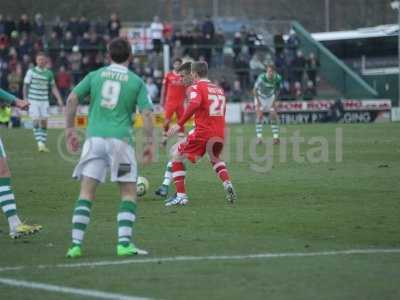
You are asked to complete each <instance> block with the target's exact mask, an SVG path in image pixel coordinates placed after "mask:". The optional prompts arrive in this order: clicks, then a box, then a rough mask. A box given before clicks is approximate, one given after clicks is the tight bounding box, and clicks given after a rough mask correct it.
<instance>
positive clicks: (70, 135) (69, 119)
mask: <svg viewBox="0 0 400 300" xmlns="http://www.w3.org/2000/svg"><path fill="white" fill-rule="evenodd" d="M78 103H79V99H78V96H77V95H76V94H75V93H74V92H72V93H71V94H69V96H68V99H67V106H66V109H65V136H66V139H67V140H66V143H67V147H68V149H69V150H70V151H72V152H76V151H78V149H79V138H78V134H77V133H76V129H75V116H76V111H77V108H78Z"/></svg>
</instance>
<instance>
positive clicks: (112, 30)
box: [107, 13, 121, 39]
mask: <svg viewBox="0 0 400 300" xmlns="http://www.w3.org/2000/svg"><path fill="white" fill-rule="evenodd" d="M107 28H108V34H109V35H110V37H111V38H112V39H113V38H115V37H118V36H119V31H120V30H121V21H120V19H119V17H118V15H117V14H116V13H112V14H111V16H110V20H109V21H108V25H107Z"/></svg>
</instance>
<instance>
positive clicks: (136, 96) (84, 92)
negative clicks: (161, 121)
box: [73, 64, 153, 143]
mask: <svg viewBox="0 0 400 300" xmlns="http://www.w3.org/2000/svg"><path fill="white" fill-rule="evenodd" d="M73 92H74V93H75V94H76V95H78V97H79V99H80V100H83V98H85V97H86V96H90V107H89V121H88V128H87V136H88V137H112V138H118V139H123V140H127V141H128V142H130V143H131V142H132V138H133V126H132V121H133V117H134V113H135V112H136V107H137V106H138V107H139V111H142V110H144V109H149V110H152V109H153V103H152V102H151V100H150V98H149V97H148V95H147V89H146V85H145V84H144V82H143V80H142V79H141V78H140V77H139V76H137V75H136V74H135V73H133V72H131V71H129V70H128V68H126V67H125V66H122V65H118V64H112V65H110V66H108V67H104V68H100V69H98V70H96V71H93V72H91V73H89V74H88V75H87V76H86V77H85V78H84V79H83V80H82V81H81V82H80V83H79V84H78V85H77V86H76V87H75V88H74V89H73Z"/></svg>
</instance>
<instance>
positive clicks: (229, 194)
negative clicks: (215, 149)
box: [211, 160, 237, 203]
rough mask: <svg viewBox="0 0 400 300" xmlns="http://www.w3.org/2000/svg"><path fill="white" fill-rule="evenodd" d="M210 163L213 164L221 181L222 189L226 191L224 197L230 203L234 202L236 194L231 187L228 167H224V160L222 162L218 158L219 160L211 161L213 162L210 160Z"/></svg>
mask: <svg viewBox="0 0 400 300" xmlns="http://www.w3.org/2000/svg"><path fill="white" fill-rule="evenodd" d="M211 164H212V166H213V169H214V171H215V173H216V174H217V176H218V177H219V179H220V180H221V181H222V184H223V186H224V190H225V192H226V199H227V200H228V201H229V202H230V203H234V202H235V201H236V198H237V196H236V192H235V189H234V188H233V184H232V182H231V181H230V178H229V173H228V169H227V168H226V164H225V162H223V161H222V160H219V161H213V162H211Z"/></svg>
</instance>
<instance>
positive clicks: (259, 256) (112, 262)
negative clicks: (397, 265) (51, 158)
mask: <svg viewBox="0 0 400 300" xmlns="http://www.w3.org/2000/svg"><path fill="white" fill-rule="evenodd" d="M390 253H393V254H396V253H400V249H398V248H397V249H396V248H393V249H350V250H337V251H321V252H283V253H260V254H248V255H212V256H172V257H154V258H143V259H140V258H133V259H125V260H110V261H107V260H106V261H98V262H81V263H67V264H56V265H38V266H32V267H30V266H16V267H3V268H0V272H5V271H12V270H22V269H27V268H37V269H54V268H81V267H91V268H94V267H102V266H113V265H126V264H143V263H159V262H180V261H207V260H248V259H272V258H282V257H315V256H338V255H360V254H390Z"/></svg>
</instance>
